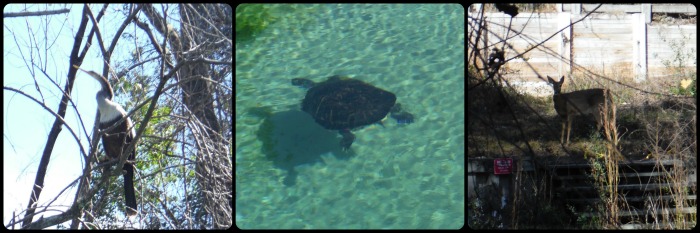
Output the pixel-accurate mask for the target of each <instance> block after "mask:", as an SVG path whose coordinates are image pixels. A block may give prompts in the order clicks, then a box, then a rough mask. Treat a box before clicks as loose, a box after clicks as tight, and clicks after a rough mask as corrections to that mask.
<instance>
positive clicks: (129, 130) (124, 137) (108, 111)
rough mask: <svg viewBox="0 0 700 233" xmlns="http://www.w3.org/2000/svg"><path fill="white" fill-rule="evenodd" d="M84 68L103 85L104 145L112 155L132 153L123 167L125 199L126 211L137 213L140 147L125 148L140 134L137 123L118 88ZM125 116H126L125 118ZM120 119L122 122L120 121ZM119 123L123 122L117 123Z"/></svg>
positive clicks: (99, 104)
mask: <svg viewBox="0 0 700 233" xmlns="http://www.w3.org/2000/svg"><path fill="white" fill-rule="evenodd" d="M79 69H80V68H79ZM80 70H82V71H83V72H85V73H87V74H89V75H90V76H91V77H93V78H95V79H96V80H97V81H98V82H100V85H101V86H102V89H101V90H100V91H98V92H97V96H96V98H97V108H98V110H99V112H100V120H99V128H100V130H106V132H103V134H102V146H104V149H105V153H106V154H107V156H109V157H111V158H112V159H119V158H120V156H121V155H128V156H129V157H128V158H127V162H126V163H124V167H123V169H124V171H126V172H125V173H124V197H125V198H124V199H125V201H126V206H127V207H128V208H127V211H126V214H127V215H135V214H136V210H137V206H136V195H135V192H134V165H133V164H132V162H133V160H134V159H135V157H136V147H134V148H133V149H132V150H131V151H129V152H128V153H122V152H123V150H125V149H128V147H129V144H130V143H131V142H132V141H133V140H134V137H136V131H135V130H134V127H133V123H132V122H131V119H129V118H128V117H127V112H126V111H125V110H124V108H122V106H121V105H119V104H117V103H115V102H113V101H112V99H113V98H114V92H113V91H112V87H111V86H110V85H109V82H108V81H107V79H106V78H104V77H102V75H99V74H97V73H95V72H93V71H85V70H83V69H80ZM124 118H126V119H124ZM122 119H124V120H123V121H122ZM120 121H121V123H119V122H120ZM117 123H119V124H118V125H116V126H114V125H115V124H117ZM110 128H111V129H110ZM129 161H132V162H129Z"/></svg>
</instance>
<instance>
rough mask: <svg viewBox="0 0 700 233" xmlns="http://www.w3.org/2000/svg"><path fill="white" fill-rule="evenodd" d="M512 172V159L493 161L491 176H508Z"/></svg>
mask: <svg viewBox="0 0 700 233" xmlns="http://www.w3.org/2000/svg"><path fill="white" fill-rule="evenodd" d="M512 172H513V159H512V158H502V159H494V160H493V174H496V175H499V174H510V173H512Z"/></svg>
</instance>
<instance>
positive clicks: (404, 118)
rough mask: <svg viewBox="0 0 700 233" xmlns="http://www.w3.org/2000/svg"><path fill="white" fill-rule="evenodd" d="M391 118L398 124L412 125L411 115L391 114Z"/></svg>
mask: <svg viewBox="0 0 700 233" xmlns="http://www.w3.org/2000/svg"><path fill="white" fill-rule="evenodd" d="M391 118H394V120H396V123H399V124H411V123H413V114H410V113H407V112H400V113H392V114H391Z"/></svg>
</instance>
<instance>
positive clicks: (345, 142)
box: [339, 129, 355, 151]
mask: <svg viewBox="0 0 700 233" xmlns="http://www.w3.org/2000/svg"><path fill="white" fill-rule="evenodd" d="M339 133H340V135H343V139H341V140H340V147H342V148H343V151H347V150H349V149H350V146H351V145H352V142H354V141H355V135H353V134H352V133H351V132H350V130H347V129H343V130H340V131H339Z"/></svg>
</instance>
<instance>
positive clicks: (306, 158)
mask: <svg viewBox="0 0 700 233" xmlns="http://www.w3.org/2000/svg"><path fill="white" fill-rule="evenodd" d="M265 121H266V122H265V123H263V124H265V125H267V126H266V127H267V129H269V130H270V131H269V132H268V133H269V134H268V135H269V138H268V139H265V140H263V141H264V143H265V145H264V148H267V149H266V150H265V154H266V157H267V158H268V159H270V160H271V161H272V162H273V163H274V164H275V166H276V167H278V168H280V169H283V170H287V177H285V179H284V184H285V185H287V186H291V185H294V184H296V177H297V172H296V171H295V168H296V167H297V166H302V165H311V164H314V163H317V162H323V160H322V159H321V155H324V154H328V153H330V154H333V156H335V157H336V158H337V159H342V160H347V159H348V158H350V157H351V156H352V154H353V153H352V152H351V151H350V152H344V151H343V150H342V148H341V147H340V146H338V141H339V140H340V138H339V136H338V133H337V132H334V131H330V130H326V129H324V128H323V127H321V126H319V125H318V124H316V122H314V120H313V118H311V116H309V114H306V113H305V112H302V111H299V110H291V111H285V112H278V113H274V114H272V115H271V116H270V117H268V118H267V119H265Z"/></svg>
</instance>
